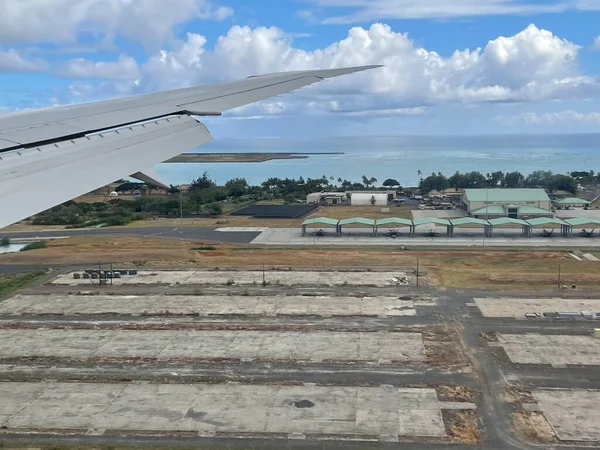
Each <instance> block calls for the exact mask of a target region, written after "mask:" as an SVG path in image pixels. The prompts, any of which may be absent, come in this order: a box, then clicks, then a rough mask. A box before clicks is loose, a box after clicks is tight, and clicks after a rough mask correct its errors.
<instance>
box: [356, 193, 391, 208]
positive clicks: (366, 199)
mask: <svg viewBox="0 0 600 450" xmlns="http://www.w3.org/2000/svg"><path fill="white" fill-rule="evenodd" d="M387 204H388V195H387V194H385V193H383V194H382V193H376V192H373V193H362V192H354V193H352V194H350V205H352V206H369V205H371V206H387Z"/></svg>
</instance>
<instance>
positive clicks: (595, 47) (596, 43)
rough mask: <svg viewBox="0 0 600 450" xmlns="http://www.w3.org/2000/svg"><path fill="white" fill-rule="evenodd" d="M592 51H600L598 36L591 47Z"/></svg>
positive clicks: (599, 37) (599, 38)
mask: <svg viewBox="0 0 600 450" xmlns="http://www.w3.org/2000/svg"><path fill="white" fill-rule="evenodd" d="M590 50H593V51H595V50H600V36H596V37H595V38H594V40H593V41H592V44H591V45H590Z"/></svg>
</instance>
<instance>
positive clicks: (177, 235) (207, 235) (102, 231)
mask: <svg viewBox="0 0 600 450" xmlns="http://www.w3.org/2000/svg"><path fill="white" fill-rule="evenodd" d="M259 234H260V233H258V232H221V231H215V228H206V227H181V228H172V227H144V228H142V227H140V228H134V227H132V228H93V229H89V228H88V229H74V230H57V231H28V232H10V233H5V235H6V236H7V237H9V238H10V239H35V238H40V239H48V238H52V237H67V236H137V237H164V238H172V239H186V240H195V241H208V242H218V243H228V244H248V243H250V242H251V241H252V240H253V239H254V238H256V236H258V235H259Z"/></svg>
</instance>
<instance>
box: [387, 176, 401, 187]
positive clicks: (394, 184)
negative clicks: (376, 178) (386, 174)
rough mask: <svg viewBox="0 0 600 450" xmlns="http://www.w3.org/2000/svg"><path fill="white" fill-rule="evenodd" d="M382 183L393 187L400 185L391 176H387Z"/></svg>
mask: <svg viewBox="0 0 600 450" xmlns="http://www.w3.org/2000/svg"><path fill="white" fill-rule="evenodd" d="M383 185H384V186H385V187H394V186H400V183H398V181H397V180H394V179H393V178H388V179H387V180H385V181H384V182H383Z"/></svg>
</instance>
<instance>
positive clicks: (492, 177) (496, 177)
mask: <svg viewBox="0 0 600 450" xmlns="http://www.w3.org/2000/svg"><path fill="white" fill-rule="evenodd" d="M485 180H486V183H487V185H488V186H489V187H496V186H499V185H500V184H501V183H502V181H503V180H504V172H502V171H501V170H498V171H496V172H492V173H488V174H486V175H485Z"/></svg>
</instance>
